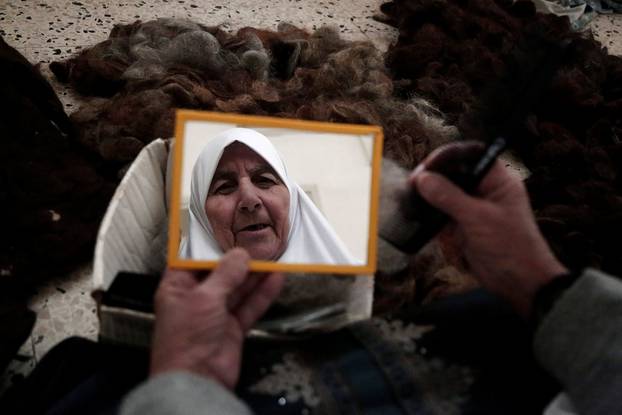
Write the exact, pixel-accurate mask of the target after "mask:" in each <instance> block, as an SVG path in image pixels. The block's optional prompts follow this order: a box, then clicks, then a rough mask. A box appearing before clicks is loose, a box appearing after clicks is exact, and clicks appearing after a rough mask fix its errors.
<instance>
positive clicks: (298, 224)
mask: <svg viewBox="0 0 622 415" xmlns="http://www.w3.org/2000/svg"><path fill="white" fill-rule="evenodd" d="M236 141H237V142H240V143H242V144H245V145H247V146H248V147H250V148H251V149H252V150H253V151H255V152H256V153H257V154H258V155H260V156H261V157H262V158H263V159H264V160H265V161H266V162H267V163H268V164H270V166H272V168H273V169H274V171H275V172H276V173H277V174H278V175H279V177H280V178H281V180H282V181H283V182H284V183H285V185H286V186H287V190H288V191H289V216H288V217H289V235H288V238H287V248H286V249H285V252H284V253H283V255H281V257H280V258H279V259H278V262H284V263H291V264H335V265H360V264H362V261H356V260H354V259H353V258H352V257H351V255H350V254H349V253H348V250H347V248H346V247H345V245H344V244H343V242H341V240H340V239H339V237H338V236H337V234H336V233H335V231H334V230H333V229H332V228H331V226H330V224H329V223H328V221H327V220H326V219H325V218H324V216H323V215H322V213H321V212H320V211H319V210H318V209H317V207H316V206H315V205H314V204H313V202H312V201H311V199H309V197H308V196H307V195H306V194H305V192H304V191H303V190H302V189H301V188H300V186H298V184H296V183H295V182H294V181H293V180H292V179H290V178H289V176H288V175H287V169H286V167H285V164H284V163H283V160H282V159H281V157H280V156H279V154H278V152H277V151H276V148H274V146H273V145H272V143H271V142H270V140H268V139H267V138H266V137H265V136H264V135H262V134H260V133H258V132H257V131H254V130H251V129H248V128H232V129H230V130H227V131H224V132H222V133H220V134H218V135H217V136H216V137H214V138H213V139H211V140H210V141H209V142H208V143H207V145H206V146H205V148H204V149H203V150H202V151H201V154H200V155H199V157H198V159H197V161H196V163H195V165H194V168H193V169H192V179H191V182H190V221H189V226H188V236H187V237H186V238H184V239H183V240H182V242H181V245H180V249H179V254H180V257H181V258H188V259H199V260H217V259H219V258H220V257H221V256H222V254H223V251H222V249H221V248H220V246H219V245H218V243H217V242H216V239H215V238H214V233H213V230H212V227H211V225H210V223H209V220H208V218H207V214H206V213H205V200H206V198H207V194H208V191H209V187H210V184H211V182H212V177H213V176H214V172H215V171H216V167H217V166H218V162H219V161H220V158H221V157H222V154H223V152H224V150H225V148H226V147H227V146H228V145H230V144H231V143H233V142H236Z"/></svg>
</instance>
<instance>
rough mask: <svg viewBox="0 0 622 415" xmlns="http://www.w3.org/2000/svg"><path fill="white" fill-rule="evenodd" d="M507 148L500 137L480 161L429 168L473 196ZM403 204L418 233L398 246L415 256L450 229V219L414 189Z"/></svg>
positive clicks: (467, 160)
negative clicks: (438, 235)
mask: <svg viewBox="0 0 622 415" xmlns="http://www.w3.org/2000/svg"><path fill="white" fill-rule="evenodd" d="M506 146H507V141H506V140H505V138H503V137H498V138H496V139H495V140H493V141H492V142H491V143H490V144H489V145H488V146H487V147H485V148H483V150H482V151H481V152H480V154H479V156H478V157H476V158H474V157H465V158H464V159H462V160H452V161H451V162H449V161H447V162H441V163H437V164H431V165H430V166H428V167H427V168H428V170H430V171H433V172H435V173H439V174H442V175H443V176H445V177H447V178H448V179H449V180H451V181H452V182H453V183H454V184H456V185H457V186H459V187H460V188H461V189H462V190H464V191H465V192H467V193H469V194H473V192H475V190H476V189H477V186H478V185H479V183H480V182H481V181H482V179H483V178H484V177H485V176H486V174H487V173H488V171H489V170H490V168H491V167H492V166H493V164H494V162H495V160H496V159H497V157H498V156H499V155H500V154H501V153H502V152H503V151H504V150H505V149H506ZM402 203H404V204H407V205H408V206H403V208H404V209H405V212H407V213H406V216H407V217H408V218H409V219H411V220H413V221H414V222H416V223H415V224H414V228H415V231H414V233H413V235H412V237H410V238H409V239H408V240H407V241H406V242H404V243H400V244H399V246H397V245H396V244H394V245H396V248H398V249H399V250H401V251H403V252H406V253H410V254H414V253H416V252H418V251H419V250H420V249H421V248H423V247H424V246H425V245H426V244H427V243H428V242H429V241H430V240H431V239H432V238H434V237H435V236H436V235H437V234H438V233H439V232H440V231H441V230H442V229H443V228H444V227H445V225H447V223H448V222H449V220H450V218H449V216H447V214H445V213H443V212H442V211H440V210H438V209H437V208H435V207H434V206H432V205H430V204H429V203H428V202H426V201H425V200H424V199H423V197H421V195H420V194H419V193H418V192H417V191H416V189H414V188H413V189H412V191H411V192H409V194H408V195H407V196H406V198H405V199H404V200H403V201H402ZM389 242H391V241H389Z"/></svg>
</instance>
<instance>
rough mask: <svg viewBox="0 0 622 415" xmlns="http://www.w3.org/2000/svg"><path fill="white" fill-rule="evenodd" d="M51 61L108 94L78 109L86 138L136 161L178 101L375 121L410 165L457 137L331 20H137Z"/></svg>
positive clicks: (374, 53)
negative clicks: (230, 28)
mask: <svg viewBox="0 0 622 415" xmlns="http://www.w3.org/2000/svg"><path fill="white" fill-rule="evenodd" d="M51 69H52V71H53V72H54V73H55V74H56V76H57V77H58V78H59V79H61V80H64V81H68V82H69V83H71V85H73V86H74V87H75V89H76V90H77V91H79V92H81V93H82V94H85V95H94V96H108V97H111V98H107V99H96V100H93V101H92V102H91V103H90V104H89V105H85V106H83V107H82V108H81V109H80V110H79V111H77V112H76V113H74V114H72V115H71V119H72V121H74V123H75V124H76V126H77V128H78V130H79V134H80V140H81V142H82V143H83V144H84V145H85V146H86V147H88V148H90V149H91V150H92V151H93V152H95V153H98V154H99V155H100V156H101V157H103V158H104V159H107V160H115V161H130V160H132V159H133V157H134V156H135V155H136V154H137V152H138V151H139V150H140V149H141V148H142V147H143V146H144V145H145V144H146V143H148V142H149V141H151V140H153V139H155V138H158V137H170V136H172V134H173V110H174V108H195V109H202V110H212V111H223V112H234V113H242V114H257V115H273V116H278V117H287V118H301V119H310V120H321V121H334V122H349V123H363V124H377V125H381V126H382V127H383V128H384V131H385V137H386V142H387V151H388V152H389V154H392V153H399V154H408V155H409V157H411V158H412V161H411V164H414V163H416V162H417V161H419V160H420V159H421V158H422V157H423V156H424V155H425V154H427V153H428V152H429V151H430V149H432V148H434V147H436V146H438V145H439V144H441V143H444V142H447V141H449V140H452V139H455V138H456V137H457V130H456V129H455V128H453V127H450V126H447V125H445V124H444V122H443V121H442V118H441V117H440V116H439V115H438V113H437V111H436V110H435V109H434V108H433V107H432V106H431V105H429V104H428V103H427V102H425V101H423V100H421V99H411V98H408V99H405V98H395V97H394V96H393V90H394V85H393V82H392V80H391V78H390V77H389V74H388V72H387V70H386V69H385V67H384V61H383V57H382V55H381V54H380V52H379V51H378V50H377V49H376V48H375V47H374V46H373V45H372V44H371V43H369V42H348V41H345V40H343V39H341V38H340V37H339V35H338V33H337V32H336V31H335V30H333V29H331V28H327V27H323V28H320V29H319V30H317V31H315V32H314V33H307V32H305V31H302V30H300V29H298V28H296V27H294V26H291V25H287V24H282V25H280V26H279V29H278V31H276V32H273V31H267V30H258V29H254V28H243V29H241V30H239V31H238V32H237V33H235V34H229V33H227V32H224V31H222V30H221V29H219V28H214V27H206V26H202V25H200V24H196V23H193V22H190V21H186V20H175V19H158V20H155V21H150V22H146V23H141V22H136V23H133V24H130V25H118V26H115V28H114V29H113V30H112V32H111V34H110V37H109V39H108V40H106V41H105V42H102V43H100V44H98V45H96V46H94V47H92V48H90V49H87V50H85V51H83V52H81V53H80V54H79V55H78V56H76V57H75V58H72V59H69V60H68V61H65V62H56V63H53V64H52V65H51Z"/></svg>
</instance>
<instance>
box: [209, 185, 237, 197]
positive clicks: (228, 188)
mask: <svg viewBox="0 0 622 415" xmlns="http://www.w3.org/2000/svg"><path fill="white" fill-rule="evenodd" d="M234 190H235V184H233V183H232V182H225V183H222V184H219V185H217V186H216V188H215V189H214V194H215V195H228V194H230V193H233V191H234Z"/></svg>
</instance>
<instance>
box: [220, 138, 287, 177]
mask: <svg viewBox="0 0 622 415" xmlns="http://www.w3.org/2000/svg"><path fill="white" fill-rule="evenodd" d="M241 168H243V169H245V170H246V171H247V172H266V171H267V172H270V173H272V174H274V175H276V177H278V178H279V179H280V180H281V181H283V182H284V180H283V178H282V177H281V176H280V175H279V174H278V172H277V171H276V169H275V167H274V166H272V165H271V164H270V163H269V162H268V161H267V160H266V159H264V158H263V157H262V156H261V155H260V154H258V153H257V152H256V151H255V150H253V149H252V148H251V147H249V146H247V145H246V144H244V143H241V142H239V141H235V142H233V143H231V144H229V145H228V146H227V147H225V149H224V150H223V152H222V154H221V156H220V160H218V164H217V166H216V169H215V171H214V174H213V176H212V180H211V181H212V182H214V181H215V180H217V179H218V178H220V177H222V176H223V175H231V174H233V173H236V171H238V170H239V169H241Z"/></svg>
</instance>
